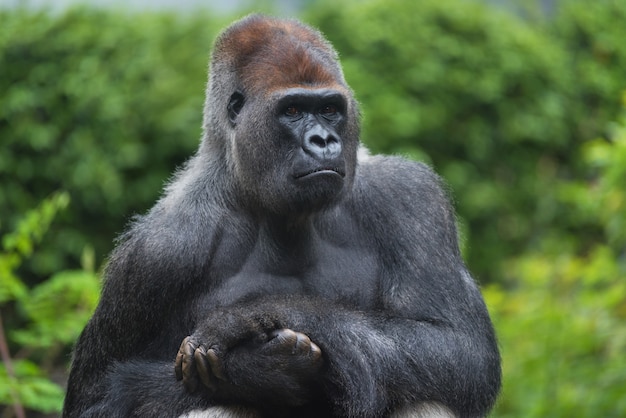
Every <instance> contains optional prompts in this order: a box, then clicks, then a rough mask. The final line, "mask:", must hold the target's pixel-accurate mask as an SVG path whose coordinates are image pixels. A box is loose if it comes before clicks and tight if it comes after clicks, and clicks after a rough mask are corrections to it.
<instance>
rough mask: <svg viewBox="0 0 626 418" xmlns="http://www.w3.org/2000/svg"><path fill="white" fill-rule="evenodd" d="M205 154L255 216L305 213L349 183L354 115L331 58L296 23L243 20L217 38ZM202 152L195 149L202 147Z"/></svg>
mask: <svg viewBox="0 0 626 418" xmlns="http://www.w3.org/2000/svg"><path fill="white" fill-rule="evenodd" d="M207 93H208V94H207V101H206V104H205V123H204V128H205V135H204V143H203V150H204V152H207V153H214V155H215V153H216V151H217V154H219V155H221V156H222V158H223V159H224V160H225V162H226V164H227V165H228V170H229V172H230V173H231V174H232V178H234V179H235V182H236V184H235V185H233V186H234V187H235V188H236V190H237V192H236V193H235V194H236V195H237V196H244V202H239V203H243V204H244V205H245V206H246V207H248V208H249V209H251V210H254V212H256V213H258V212H259V211H261V212H265V213H273V214H281V215H284V214H288V213H299V214H302V213H303V212H304V213H306V212H311V211H315V210H319V209H321V208H325V207H328V206H329V205H332V204H333V203H335V202H337V201H338V200H339V199H340V198H341V197H342V196H343V194H344V192H345V191H346V190H347V189H349V188H350V187H351V185H352V181H353V179H354V171H355V166H356V151H357V147H358V136H359V132H358V129H359V128H358V126H359V115H358V108H357V104H356V101H355V100H354V99H353V95H352V92H351V91H350V89H349V87H348V86H347V84H346V82H345V80H344V77H343V73H342V71H341V67H340V66H339V64H338V61H337V54H336V52H335V50H334V49H333V48H332V46H331V45H330V44H329V43H328V42H326V40H325V39H324V38H323V37H322V36H321V35H320V34H319V33H318V32H316V31H314V30H312V29H311V28H309V27H306V26H304V25H302V24H300V23H299V22H297V21H291V20H277V19H268V18H266V17H262V16H250V17H248V18H246V19H243V20H241V21H239V22H237V23H236V24H234V25H233V26H231V27H229V28H228V29H227V30H226V31H225V32H224V33H222V34H221V36H220V37H219V39H218V40H217V42H216V45H215V49H214V51H213V56H212V60H211V69H210V78H209V86H208V92H207ZM201 152H202V151H201Z"/></svg>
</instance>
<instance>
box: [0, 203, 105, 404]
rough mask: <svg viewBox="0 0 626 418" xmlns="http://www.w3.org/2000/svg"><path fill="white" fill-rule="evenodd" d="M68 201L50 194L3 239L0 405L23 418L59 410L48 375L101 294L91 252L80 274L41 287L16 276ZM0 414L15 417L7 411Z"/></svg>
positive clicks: (58, 276)
mask: <svg viewBox="0 0 626 418" xmlns="http://www.w3.org/2000/svg"><path fill="white" fill-rule="evenodd" d="M69 200H70V198H69V194H68V193H67V192H62V193H55V194H53V195H51V196H50V197H48V198H47V199H45V200H44V201H43V202H41V203H40V204H39V205H38V207H37V208H35V209H32V210H29V211H28V212H26V213H25V214H23V215H22V217H20V219H19V221H18V222H17V225H16V228H15V230H14V231H11V232H10V233H7V234H5V235H4V236H2V243H1V246H0V278H1V279H2V280H0V352H1V353H0V354H1V357H2V364H0V405H12V406H13V408H15V410H16V411H17V410H20V411H21V412H22V416H24V415H23V412H24V411H23V409H24V408H28V409H29V410H36V411H41V412H56V413H58V412H60V411H61V406H62V405H63V397H64V391H63V388H62V386H61V385H60V384H59V382H54V381H53V380H52V376H54V375H55V374H57V375H58V374H59V373H58V365H59V364H60V365H61V367H63V365H64V364H65V362H66V360H67V358H68V352H67V347H68V346H70V344H72V343H73V342H74V340H75V339H76V338H77V337H78V334H79V333H80V332H81V330H82V329H83V327H84V326H85V323H86V322H87V320H88V319H89V317H90V316H91V314H92V313H93V310H94V309H95V307H96V303H97V300H98V296H99V293H100V280H99V278H98V276H97V274H96V272H95V264H94V257H93V252H90V251H89V250H86V251H85V252H84V253H83V263H82V264H83V268H82V269H81V270H65V271H60V272H57V273H55V274H53V275H52V276H51V277H50V278H48V279H47V280H46V281H45V282H43V283H41V284H39V285H36V286H28V285H27V284H26V283H25V282H24V280H23V279H22V278H21V277H20V276H19V275H18V274H17V270H18V269H19V267H20V265H21V264H22V263H23V262H24V261H25V260H28V259H29V258H31V257H36V256H37V254H36V251H35V248H36V246H37V245H38V244H40V243H41V242H42V240H43V239H44V236H45V234H46V233H47V232H48V230H49V228H50V225H51V222H52V220H53V218H55V217H56V216H57V214H58V213H59V212H60V211H63V210H65V209H66V208H67V206H68V204H69ZM5 314H7V315H5ZM62 371H64V367H63V369H62ZM61 376H63V374H62V373H61ZM61 380H64V379H61ZM16 415H17V414H16ZM3 416H13V415H11V414H10V413H9V412H8V408H7V411H5V413H3ZM18 416H19V415H18Z"/></svg>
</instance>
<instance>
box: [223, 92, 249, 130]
mask: <svg viewBox="0 0 626 418" xmlns="http://www.w3.org/2000/svg"><path fill="white" fill-rule="evenodd" d="M244 101H245V97H244V96H243V93H241V92H240V91H236V92H234V93H233V94H232V95H231V96H230V100H229V101H228V106H226V109H227V110H228V119H229V120H230V123H232V124H233V126H235V125H236V124H237V116H238V115H239V112H241V109H242V108H243V104H244Z"/></svg>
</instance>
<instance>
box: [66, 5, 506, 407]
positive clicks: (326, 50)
mask: <svg viewBox="0 0 626 418" xmlns="http://www.w3.org/2000/svg"><path fill="white" fill-rule="evenodd" d="M206 97H207V99H206V102H205V106H204V121H203V136H202V141H201V145H200V147H199V149H198V151H197V153H196V154H195V155H194V156H193V157H192V158H191V159H190V160H189V161H188V162H187V163H186V165H185V166H184V167H183V168H182V169H180V170H179V171H178V172H177V173H176V174H175V176H174V178H173V179H172V181H170V183H169V184H168V185H167V186H166V188H165V191H164V193H163V195H162V197H161V198H160V200H159V201H158V202H157V203H156V205H155V206H154V207H153V208H152V209H151V210H150V211H149V212H148V213H147V214H146V215H144V216H141V217H138V218H136V219H135V220H134V221H133V223H132V225H130V227H129V229H128V231H127V232H126V233H125V234H123V235H122V236H121V237H120V240H119V242H118V245H117V248H116V249H115V250H114V252H113V253H112V255H111V256H110V258H109V260H108V263H107V267H106V270H105V273H104V274H105V280H104V285H103V290H102V297H101V300H100V303H99V306H98V307H97V309H96V311H95V313H94V315H93V317H92V318H91V320H90V321H89V323H88V324H87V326H86V328H85V329H84V331H83V333H82V334H81V336H80V338H79V340H78V342H77V344H76V346H75V350H74V355H73V361H72V367H71V372H70V377H69V382H68V389H67V396H66V399H65V405H64V411H63V416H64V417H68V418H69V417H188V418H192V417H198V418H199V417H214V418H215V417H222V418H235V417H238V418H260V417H358V418H367V417H395V418H400V417H480V416H484V415H485V414H487V413H488V411H489V410H490V408H491V407H492V406H493V404H494V402H495V399H496V396H497V394H498V391H499V388H500V375H501V372H500V356H499V352H498V347H497V343H496V339H495V335H494V330H493V327H492V324H491V321H490V318H489V316H488V313H487V310H486V307H485V304H484V302H483V299H482V297H481V294H480V292H479V289H478V287H477V285H476V284H475V282H474V280H473V279H472V277H471V276H470V274H469V273H468V270H467V268H466V267H465V265H464V263H463V261H462V258H461V255H460V252H459V247H458V238H457V231H456V225H455V215H454V212H453V210H452V208H451V204H450V201H449V198H448V197H447V195H446V192H445V188H444V187H443V186H442V182H441V181H440V180H439V178H438V177H437V176H436V175H435V174H434V173H433V171H431V169H430V168H428V167H426V166H425V165H423V164H420V163H417V162H412V161H408V160H406V159H403V158H400V157H389V156H387V157H386V156H373V155H370V154H368V152H367V151H366V150H365V149H364V148H363V147H361V146H360V145H359V119H360V115H359V110H358V105H357V103H356V101H355V98H354V95H353V93H352V91H351V90H350V88H349V87H348V85H347V84H346V81H345V79H344V76H343V73H342V69H341V67H340V64H339V61H338V57H337V53H336V52H335V50H334V49H333V47H332V46H331V45H330V44H329V43H328V41H326V40H325V38H324V37H323V36H322V35H321V34H320V33H319V32H317V31H316V30H314V29H312V28H309V27H308V26H305V25H303V24H302V23H299V22H298V21H295V20H289V19H278V18H271V17H266V16H261V15H251V16H248V17H246V18H243V19H242V20H240V21H237V22H235V23H234V24H232V25H231V26H230V27H228V28H227V29H226V30H225V31H223V32H222V33H221V35H220V36H219V37H218V39H217V40H216V43H215V46H214V49H213V52H212V57H211V63H210V71H209V83H208V86H207V96H206Z"/></svg>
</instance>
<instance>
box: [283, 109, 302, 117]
mask: <svg viewBox="0 0 626 418" xmlns="http://www.w3.org/2000/svg"><path fill="white" fill-rule="evenodd" d="M299 114H300V109H298V107H296V106H288V107H287V109H285V115H287V116H292V117H293V116H298V115H299Z"/></svg>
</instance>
